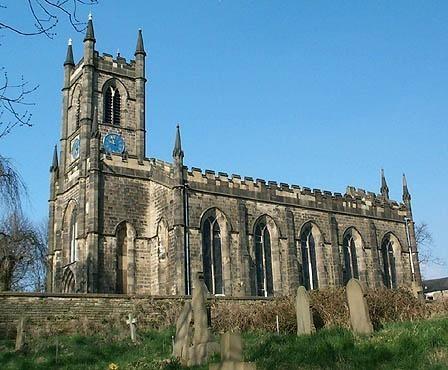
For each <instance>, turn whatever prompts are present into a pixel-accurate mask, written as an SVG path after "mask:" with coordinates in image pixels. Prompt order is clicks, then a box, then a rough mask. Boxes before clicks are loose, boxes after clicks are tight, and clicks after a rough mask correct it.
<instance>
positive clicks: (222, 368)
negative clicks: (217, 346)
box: [209, 333, 256, 370]
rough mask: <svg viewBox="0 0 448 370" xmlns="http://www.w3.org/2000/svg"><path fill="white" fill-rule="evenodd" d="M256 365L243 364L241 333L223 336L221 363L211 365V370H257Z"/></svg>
mask: <svg viewBox="0 0 448 370" xmlns="http://www.w3.org/2000/svg"><path fill="white" fill-rule="evenodd" d="M255 369H256V366H255V364H254V363H250V362H243V344H242V341H241V335H240V334H239V333H224V334H223V335H221V363H220V364H210V365H209V370H255Z"/></svg>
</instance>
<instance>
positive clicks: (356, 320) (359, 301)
mask: <svg viewBox="0 0 448 370" xmlns="http://www.w3.org/2000/svg"><path fill="white" fill-rule="evenodd" d="M346 293H347V301H348V308H349V311H350V324H351V326H352V330H353V331H354V332H355V333H357V334H371V333H373V326H372V322H371V321H370V315H369V307H368V306H367V300H366V297H365V294H364V290H363V288H362V285H361V283H360V282H359V280H357V279H350V280H349V282H348V283H347V287H346Z"/></svg>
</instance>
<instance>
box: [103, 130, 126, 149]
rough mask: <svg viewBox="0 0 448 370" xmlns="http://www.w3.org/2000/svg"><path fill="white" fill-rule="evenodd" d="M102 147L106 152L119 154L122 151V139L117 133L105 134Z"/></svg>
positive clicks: (123, 147)
mask: <svg viewBox="0 0 448 370" xmlns="http://www.w3.org/2000/svg"><path fill="white" fill-rule="evenodd" d="M103 147H104V150H105V151H106V153H116V154H121V153H123V152H124V149H125V146H124V140H123V138H122V137H121V135H119V134H107V135H106V136H105V137H104V142H103Z"/></svg>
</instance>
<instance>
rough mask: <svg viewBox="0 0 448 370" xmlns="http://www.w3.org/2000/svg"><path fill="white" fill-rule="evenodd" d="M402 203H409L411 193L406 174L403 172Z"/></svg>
mask: <svg viewBox="0 0 448 370" xmlns="http://www.w3.org/2000/svg"><path fill="white" fill-rule="evenodd" d="M403 203H405V204H406V205H409V204H410V203H411V193H409V189H408V182H407V180H406V175H405V174H403Z"/></svg>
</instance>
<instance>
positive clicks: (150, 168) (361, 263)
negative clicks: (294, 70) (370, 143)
mask: <svg viewBox="0 0 448 370" xmlns="http://www.w3.org/2000/svg"><path fill="white" fill-rule="evenodd" d="M95 41H96V40H95V36H94V29H93V22H92V20H91V19H90V20H89V22H88V26H87V29H86V35H85V38H84V44H83V48H84V53H83V58H81V60H80V61H78V63H76V64H75V62H74V59H73V51H72V45H71V42H69V45H68V50H67V56H66V59H65V62H64V84H63V88H62V120H61V138H60V151H59V152H58V150H57V148H56V147H55V150H54V155H53V163H52V166H51V169H50V172H51V180H50V182H51V184H50V200H49V266H50V267H49V272H48V278H47V290H48V291H50V292H67V293H70V292H78V293H88V292H97V293H118V294H150V295H185V294H190V292H191V285H192V284H191V277H192V276H193V274H194V273H195V272H196V271H203V273H204V279H205V283H206V285H207V287H208V289H209V290H210V292H211V294H214V295H224V296H261V297H268V296H280V295H287V294H293V293H294V292H295V290H296V288H297V286H298V285H304V286H305V287H306V288H307V289H321V288H326V287H333V286H342V285H344V284H345V283H346V282H347V281H348V280H349V279H350V278H352V277H355V278H358V279H360V280H361V281H362V282H363V283H364V284H365V286H368V287H382V286H385V287H387V288H396V287H408V288H415V287H419V286H421V276H420V268H419V263H418V253H417V247H416V240H415V231H414V222H413V218H412V212H411V196H410V194H409V191H408V188H407V184H406V179H405V178H404V177H403V202H402V203H398V202H396V201H393V200H391V199H389V190H388V187H387V183H386V180H385V177H384V173H382V176H381V190H380V193H379V194H375V193H371V192H366V191H364V190H362V189H357V188H354V187H350V186H349V187H347V190H346V192H345V194H341V193H332V192H329V191H321V190H319V189H310V188H307V187H300V186H296V185H291V186H290V185H288V184H284V183H277V182H274V181H268V182H266V181H264V180H261V179H253V178H250V177H242V176H239V175H231V176H228V174H226V173H221V172H218V173H216V172H214V171H210V170H205V171H201V170H200V169H198V168H194V167H192V168H187V167H185V166H184V164H183V158H184V152H183V148H182V145H181V136H180V131H179V127H178V128H177V131H176V134H175V142H174V149H173V153H172V157H173V160H172V163H167V162H163V161H161V160H158V159H153V158H147V157H146V151H145V139H146V138H145V136H146V123H145V83H146V77H145V58H146V52H145V49H144V46H143V38H142V32H141V31H139V32H138V38H137V47H136V50H135V60H131V61H126V59H124V58H122V57H121V56H119V55H118V56H117V57H115V58H114V57H113V56H112V55H109V54H102V55H100V54H99V52H98V51H97V50H96V49H95ZM291 150H292V149H291Z"/></svg>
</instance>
